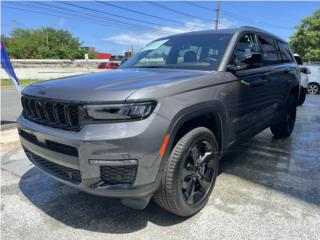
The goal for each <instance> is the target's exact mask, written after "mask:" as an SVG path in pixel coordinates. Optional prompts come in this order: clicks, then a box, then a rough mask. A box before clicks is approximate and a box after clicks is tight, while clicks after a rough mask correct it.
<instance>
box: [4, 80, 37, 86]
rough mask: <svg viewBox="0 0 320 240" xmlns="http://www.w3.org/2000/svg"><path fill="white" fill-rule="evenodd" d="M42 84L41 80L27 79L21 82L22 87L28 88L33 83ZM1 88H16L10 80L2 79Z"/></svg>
mask: <svg viewBox="0 0 320 240" xmlns="http://www.w3.org/2000/svg"><path fill="white" fill-rule="evenodd" d="M36 82H41V80H35V79H27V80H20V86H28V85H30V84H31V83H36ZM1 87H14V85H13V83H12V81H11V80H9V79H1Z"/></svg>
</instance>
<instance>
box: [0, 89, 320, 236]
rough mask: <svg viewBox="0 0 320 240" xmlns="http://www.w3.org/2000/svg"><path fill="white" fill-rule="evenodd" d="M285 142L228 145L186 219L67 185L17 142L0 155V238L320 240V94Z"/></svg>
mask: <svg viewBox="0 0 320 240" xmlns="http://www.w3.org/2000/svg"><path fill="white" fill-rule="evenodd" d="M307 97H308V99H307V102H306V103H305V104H304V105H303V106H302V107H299V110H298V117H297V123H296V128H295V130H294V133H293V135H292V136H291V137H290V138H288V139H286V140H276V139H273V138H272V135H271V133H270V131H269V130H266V131H264V132H262V133H260V134H259V135H257V136H255V137H254V138H252V139H251V140H249V141H248V142H245V143H242V144H241V145H239V146H238V147H237V148H235V149H232V151H230V153H228V154H227V155H226V156H225V157H224V159H223V160H222V162H221V174H220V176H219V177H218V179H217V183H216V187H215V189H214V191H213V192H212V195H211V197H210V200H209V202H208V205H207V206H206V207H205V208H204V209H203V210H202V211H201V212H200V213H198V214H196V215H195V216H193V217H191V218H187V219H186V218H180V217H177V216H174V215H171V214H169V213H167V212H165V211H163V210H161V209H160V208H158V207H157V206H156V205H155V204H154V203H152V202H151V203H150V204H149V206H148V207H147V208H146V209H145V210H142V211H136V210H132V209H129V208H126V207H124V206H122V205H121V204H120V202H119V201H118V200H117V199H107V198H103V197H96V196H92V195H89V194H86V193H82V192H79V191H77V190H74V189H72V188H70V187H67V186H64V185H63V184H60V183H58V182H56V181H54V180H52V179H51V178H50V177H48V176H46V175H44V174H42V173H41V172H40V171H39V170H37V169H36V168H34V167H33V166H32V165H31V164H30V163H29V162H28V160H27V159H26V157H25V155H24V153H23V152H22V150H21V148H20V147H19V145H17V146H16V147H15V148H12V147H11V148H9V149H10V150H8V151H4V152H3V153H2V159H1V161H2V171H1V173H2V176H1V180H2V181H1V191H2V201H1V211H2V215H1V235H2V239H33V240H36V239H47V240H48V239H68V240H69V239H214V238H215V239H222V238H223V239H225V238H228V239H319V235H320V184H319V183H320V134H319V133H320V111H319V109H320V96H314V95H313V96H307Z"/></svg>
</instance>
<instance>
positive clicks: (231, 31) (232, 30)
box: [170, 26, 286, 42]
mask: <svg viewBox="0 0 320 240" xmlns="http://www.w3.org/2000/svg"><path fill="white" fill-rule="evenodd" d="M245 31H251V32H255V33H261V34H265V35H269V36H272V37H273V38H276V39H278V40H280V41H282V42H286V41H285V40H283V39H281V38H280V37H278V36H276V35H274V34H272V33H270V32H267V31H265V30H262V29H259V28H255V27H250V26H243V27H239V28H225V29H218V30H203V31H194V32H186V33H178V34H174V35H171V36H170V37H173V36H183V35H202V34H219V33H229V34H235V33H241V32H245Z"/></svg>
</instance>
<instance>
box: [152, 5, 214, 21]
mask: <svg viewBox="0 0 320 240" xmlns="http://www.w3.org/2000/svg"><path fill="white" fill-rule="evenodd" d="M146 3H149V4H151V5H154V6H156V7H158V8H162V9H165V10H167V11H170V12H173V13H175V14H178V15H181V16H185V17H192V18H195V19H200V20H203V21H207V22H212V21H214V20H212V19H208V18H202V17H199V16H195V15H192V14H189V13H185V12H182V11H178V10H175V9H172V8H170V7H167V6H164V5H162V4H160V3H158V2H151V1H147V2H146Z"/></svg>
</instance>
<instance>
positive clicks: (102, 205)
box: [19, 167, 185, 234]
mask: <svg viewBox="0 0 320 240" xmlns="http://www.w3.org/2000/svg"><path fill="white" fill-rule="evenodd" d="M24 176H26V177H24ZM24 176H23V177H22V178H21V180H20V183H19V187H20V190H21V191H22V193H23V194H24V195H25V197H26V198H27V199H28V200H29V201H30V202H32V203H33V204H34V205H35V206H36V207H38V208H39V209H40V210H42V211H43V212H44V213H45V214H47V215H49V216H50V217H52V218H54V219H56V220H57V221H59V222H62V223H64V224H66V225H68V226H71V227H74V228H81V229H85V230H89V231H95V232H104V233H118V234H121V233H130V232H136V231H139V230H141V229H143V228H145V227H146V226H147V224H148V222H151V223H153V224H156V225H160V226H170V225H175V224H177V223H180V222H182V221H184V220H185V218H182V217H178V216H175V215H173V214H170V213H168V212H166V211H164V210H162V209H161V208H160V207H158V206H157V205H156V204H155V203H153V201H150V204H149V205H148V206H147V208H146V209H144V210H134V209H131V208H127V207H125V206H123V205H122V204H121V203H120V201H119V200H118V199H112V198H105V197H99V196H94V195H90V194H87V193H84V192H81V191H78V190H76V189H73V188H71V187H69V186H65V185H64V184H61V183H59V182H57V181H55V180H53V179H51V178H50V177H48V176H46V175H45V174H43V173H42V172H41V171H40V170H38V169H37V168H35V167H34V168H32V169H30V170H29V171H28V172H26V173H25V175H24Z"/></svg>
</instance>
